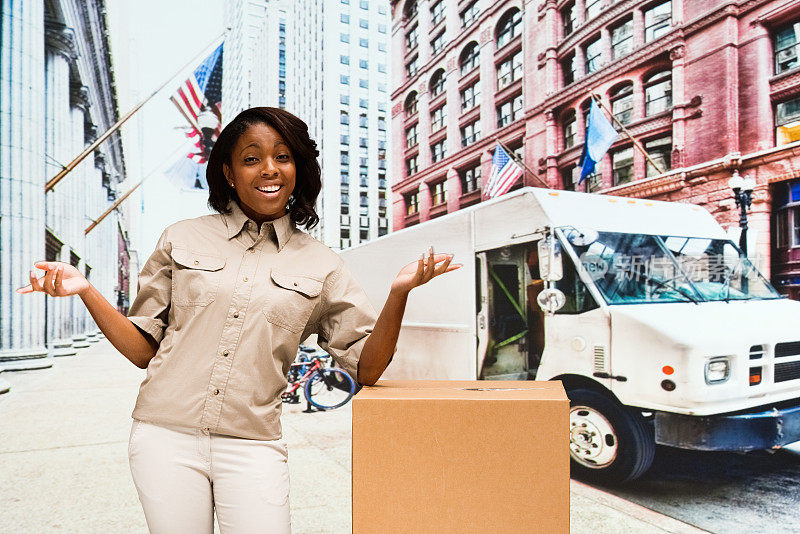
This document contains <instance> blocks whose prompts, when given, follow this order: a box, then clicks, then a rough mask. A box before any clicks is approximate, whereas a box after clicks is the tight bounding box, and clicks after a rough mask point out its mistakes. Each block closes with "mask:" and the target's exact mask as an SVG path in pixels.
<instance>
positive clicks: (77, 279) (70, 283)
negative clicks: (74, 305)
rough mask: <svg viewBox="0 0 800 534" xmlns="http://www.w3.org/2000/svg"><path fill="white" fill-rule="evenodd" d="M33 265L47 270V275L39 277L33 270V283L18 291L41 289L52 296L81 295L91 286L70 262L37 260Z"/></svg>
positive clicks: (29, 291)
mask: <svg viewBox="0 0 800 534" xmlns="http://www.w3.org/2000/svg"><path fill="white" fill-rule="evenodd" d="M33 265H34V266H35V267H36V268H38V269H42V270H43V271H45V275H44V276H43V277H42V278H39V279H37V278H36V271H31V272H30V276H31V283H30V284H29V285H27V286H25V287H21V288H19V289H17V293H33V292H34V291H41V292H43V293H47V294H48V295H50V296H51V297H68V296H70V295H79V294H80V293H81V292H83V291H85V290H86V289H88V288H89V281H88V280H86V277H85V276H83V274H81V272H80V271H79V270H78V269H76V268H75V267H73V266H72V265H70V264H69V263H63V262H60V261H37V262H36V263H34V264H33Z"/></svg>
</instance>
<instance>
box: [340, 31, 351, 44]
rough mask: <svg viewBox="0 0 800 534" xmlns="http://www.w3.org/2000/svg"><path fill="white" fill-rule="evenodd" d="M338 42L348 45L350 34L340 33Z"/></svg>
mask: <svg viewBox="0 0 800 534" xmlns="http://www.w3.org/2000/svg"><path fill="white" fill-rule="evenodd" d="M339 40H340V41H341V42H343V43H349V42H350V34H349V33H340V34H339Z"/></svg>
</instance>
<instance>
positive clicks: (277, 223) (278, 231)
mask: <svg viewBox="0 0 800 534" xmlns="http://www.w3.org/2000/svg"><path fill="white" fill-rule="evenodd" d="M228 209H230V213H223V214H222V218H223V219H224V220H225V224H226V225H227V227H228V239H233V238H234V237H236V236H237V235H239V232H241V231H242V228H244V225H245V224H246V223H247V221H250V220H251V219H250V218H249V217H248V216H247V215H245V213H244V212H243V211H242V208H240V207H239V203H238V202H236V201H235V200H231V201H230V202H229V203H228ZM264 224H272V225H273V227H274V228H275V235H277V236H278V250H279V251H280V250H281V249H282V248H283V247H284V245H286V243H287V242H288V241H289V238H290V237H291V236H292V234H293V233H294V229H295V224H294V221H292V217H291V214H290V213H289V212H287V213H286V215H284V216H283V217H279V218H277V219H275V220H273V221H267V222H266V223H264Z"/></svg>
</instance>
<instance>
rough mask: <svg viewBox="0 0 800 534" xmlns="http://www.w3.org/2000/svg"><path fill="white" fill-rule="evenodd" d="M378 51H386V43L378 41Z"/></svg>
mask: <svg viewBox="0 0 800 534" xmlns="http://www.w3.org/2000/svg"><path fill="white" fill-rule="evenodd" d="M378 52H386V43H384V42H379V43H378Z"/></svg>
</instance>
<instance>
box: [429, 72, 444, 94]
mask: <svg viewBox="0 0 800 534" xmlns="http://www.w3.org/2000/svg"><path fill="white" fill-rule="evenodd" d="M430 91H431V97H434V96H438V95H440V94H441V93H442V91H444V69H439V70H437V71H436V72H434V73H433V76H431V85H430Z"/></svg>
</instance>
